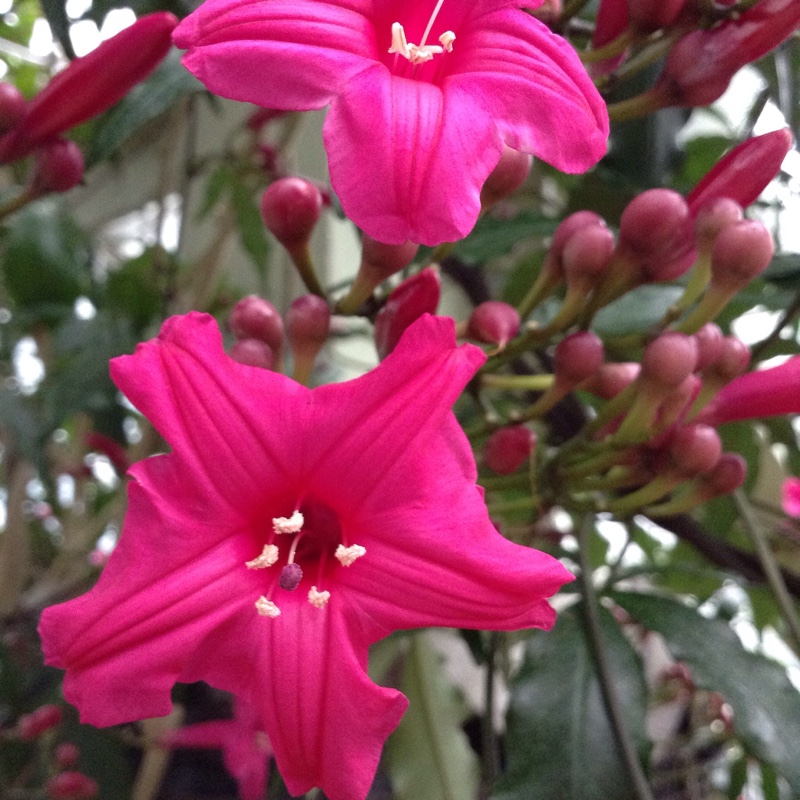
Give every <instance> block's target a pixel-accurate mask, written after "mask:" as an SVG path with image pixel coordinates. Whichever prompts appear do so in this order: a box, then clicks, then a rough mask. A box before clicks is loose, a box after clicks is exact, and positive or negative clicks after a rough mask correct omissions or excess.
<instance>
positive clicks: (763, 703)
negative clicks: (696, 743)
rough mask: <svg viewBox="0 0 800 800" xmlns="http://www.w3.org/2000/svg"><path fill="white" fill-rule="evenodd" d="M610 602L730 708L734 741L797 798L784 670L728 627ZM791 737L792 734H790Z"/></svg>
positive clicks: (691, 614) (793, 700)
mask: <svg viewBox="0 0 800 800" xmlns="http://www.w3.org/2000/svg"><path fill="white" fill-rule="evenodd" d="M614 599H615V600H616V601H617V602H618V603H619V604H620V605H621V606H622V607H623V608H624V609H625V610H626V611H627V612H628V613H629V614H630V615H631V616H632V617H633V618H634V619H635V620H637V621H638V622H640V623H641V624H642V625H644V627H645V628H647V629H648V630H652V631H656V632H658V633H660V634H661V635H662V636H663V637H664V639H665V641H666V644H667V647H668V648H669V650H670V652H671V653H672V655H673V656H674V657H675V658H676V659H678V660H679V661H685V662H686V663H687V664H688V665H689V668H690V669H691V671H692V677H693V679H694V681H695V683H696V684H697V685H698V686H699V687H701V688H703V689H711V690H713V691H717V692H719V693H720V694H721V695H722V696H723V697H724V698H725V700H726V701H727V702H728V703H729V704H730V705H731V707H732V708H733V725H734V730H735V731H736V734H737V736H738V737H739V738H740V740H741V741H742V744H743V745H744V746H745V747H746V748H747V750H748V751H749V752H750V754H751V755H753V756H755V757H756V758H758V759H760V760H761V761H763V762H765V763H767V764H772V765H773V766H774V767H775V768H776V769H777V771H778V773H779V774H780V775H782V776H783V777H784V778H786V780H787V781H789V783H790V785H791V786H792V790H793V791H794V792H795V793H800V738H799V737H798V736H796V735H794V733H793V732H796V731H799V730H800V692H798V691H797V689H795V687H794V686H793V685H792V683H791V681H790V680H789V678H788V676H787V674H786V670H785V669H784V668H783V667H782V666H780V665H779V664H777V663H775V662H774V661H771V660H769V659H768V658H765V657H764V656H761V655H756V654H754V653H750V652H748V651H747V650H745V649H744V647H743V646H742V643H741V642H740V641H739V638H738V637H737V636H736V634H735V633H734V632H733V631H732V630H731V628H730V626H729V625H728V624H727V623H725V622H722V621H721V620H718V619H708V618H706V617H703V616H702V615H701V614H699V613H698V612H697V611H696V610H695V609H694V608H689V607H688V606H686V605H683V604H682V603H680V602H678V601H677V600H673V599H670V598H666V597H657V596H655V595H646V594H636V593H632V592H625V593H619V594H615V595H614ZM790 732H792V733H790Z"/></svg>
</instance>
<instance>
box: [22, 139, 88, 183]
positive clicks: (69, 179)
mask: <svg viewBox="0 0 800 800" xmlns="http://www.w3.org/2000/svg"><path fill="white" fill-rule="evenodd" d="M82 180H83V153H81V151H80V149H79V148H78V145H76V144H75V142H71V141H69V140H68V139H57V140H56V141H54V142H48V143H47V144H44V145H42V146H41V147H40V148H38V149H37V150H36V153H35V163H34V166H33V173H32V177H31V191H32V192H33V193H34V194H35V195H37V196H38V195H42V194H49V193H50V192H68V191H69V190H70V189H73V188H74V187H75V186H77V185H78V184H79V183H80V182H81V181H82Z"/></svg>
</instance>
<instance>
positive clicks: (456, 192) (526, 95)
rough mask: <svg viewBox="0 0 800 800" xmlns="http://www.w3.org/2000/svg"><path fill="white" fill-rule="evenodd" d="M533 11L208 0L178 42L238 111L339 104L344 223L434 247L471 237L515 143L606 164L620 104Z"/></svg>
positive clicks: (419, 2) (475, 1)
mask: <svg viewBox="0 0 800 800" xmlns="http://www.w3.org/2000/svg"><path fill="white" fill-rule="evenodd" d="M519 5H520V4H519V3H518V2H516V0H439V2H434V0H206V2H205V3H203V4H202V5H201V6H200V8H198V9H197V11H195V12H194V13H193V14H190V15H189V16H188V17H187V18H186V19H185V20H184V21H183V22H182V23H181V25H180V26H179V27H178V28H177V29H176V31H175V34H174V41H175V43H176V44H177V45H178V47H183V48H188V50H189V52H188V53H187V54H186V56H185V57H184V64H185V65H186V67H187V68H188V69H189V70H190V71H191V72H192V73H194V74H195V75H196V76H197V77H198V78H199V79H200V80H201V81H203V83H205V84H206V86H207V87H208V88H209V89H210V90H211V91H212V92H215V93H217V94H220V95H222V96H224V97H230V98H233V99H235V100H244V101H248V102H251V103H257V104H258V105H262V106H267V107H271V108H280V109H287V110H296V111H303V110H309V109H315V108H322V107H324V106H326V105H328V104H330V105H331V108H330V112H329V114H328V117H327V119H326V121H325V127H324V130H323V135H324V139H325V147H326V149H327V152H328V160H329V166H330V173H331V180H332V183H333V188H334V189H335V190H336V192H337V194H338V195H339V198H340V200H341V202H342V206H343V208H344V210H345V213H346V214H347V215H348V216H349V217H350V218H351V219H352V220H353V221H354V222H355V223H356V224H357V225H358V226H360V227H361V228H362V229H363V230H364V231H365V232H366V233H367V234H369V235H370V236H371V237H373V238H374V239H377V240H378V241H381V242H388V243H390V244H400V243H402V242H405V241H406V240H411V241H414V242H418V243H422V244H430V245H433V244H438V243H440V242H443V241H454V240H457V239H461V238H463V237H464V236H466V235H467V234H468V233H469V231H470V230H471V229H472V226H473V225H474V224H475V220H476V219H477V217H478V213H479V211H480V190H481V186H482V185H483V182H484V181H485V180H486V178H487V176H488V175H489V173H490V172H491V171H492V169H493V168H494V166H495V165H496V164H497V162H498V160H499V159H500V154H501V153H502V151H503V143H504V142H505V143H506V144H507V145H509V146H510V147H512V148H513V149H515V150H520V151H523V152H525V153H532V154H533V155H535V156H538V157H539V158H542V159H543V160H545V161H548V162H549V163H551V164H553V165H554V166H555V167H557V168H559V169H561V170H563V171H565V172H582V171H583V170H586V169H588V168H589V167H590V166H592V165H593V164H594V163H595V162H596V161H597V160H598V159H599V158H600V157H601V156H602V155H603V153H604V152H605V149H606V139H607V137H608V115H607V113H606V107H605V103H604V102H603V100H602V99H601V97H600V96H599V94H598V93H597V91H596V89H595V88H594V85H593V84H592V82H591V81H590V80H589V78H588V76H587V75H586V72H585V70H584V68H583V67H582V65H581V63H580V61H579V59H578V58H577V56H576V54H575V52H574V50H573V49H572V48H571V47H570V45H569V44H568V43H567V42H566V41H565V40H564V39H562V38H560V37H559V36H556V35H554V34H553V33H551V32H550V30H548V28H547V27H546V26H545V25H544V24H543V23H541V22H539V21H538V20H536V19H534V18H533V17H532V16H531V15H530V14H527V13H526V12H524V11H522V10H521V9H520V8H519V7H518V6H519ZM526 5H529V6H535V5H538V3H535V2H531V3H527V4H526Z"/></svg>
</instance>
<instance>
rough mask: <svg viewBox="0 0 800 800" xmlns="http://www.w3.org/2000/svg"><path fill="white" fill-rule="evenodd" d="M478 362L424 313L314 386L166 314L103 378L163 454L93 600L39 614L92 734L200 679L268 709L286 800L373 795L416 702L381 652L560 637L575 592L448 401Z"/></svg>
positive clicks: (50, 656) (188, 319)
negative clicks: (344, 377) (421, 639)
mask: <svg viewBox="0 0 800 800" xmlns="http://www.w3.org/2000/svg"><path fill="white" fill-rule="evenodd" d="M483 360H484V355H483V354H482V352H481V351H480V350H478V349H477V348H476V347H474V346H471V345H463V346H461V347H457V346H456V342H455V326H454V323H453V321H452V320H450V319H445V318H437V317H431V316H429V315H425V316H423V317H422V318H420V319H419V320H418V321H417V322H415V323H414V324H413V325H412V326H411V327H410V328H409V329H408V330H407V331H406V333H405V334H404V335H403V337H402V339H401V340H400V342H399V344H398V345H397V347H396V348H395V350H394V351H393V352H392V353H391V354H390V355H389V356H387V357H386V359H385V360H384V361H383V363H382V364H381V365H380V366H378V367H377V368H376V369H374V370H372V371H371V372H369V373H367V374H366V375H364V376H362V377H361V378H358V379H356V380H353V381H348V382H346V383H341V384H335V385H328V386H321V387H318V388H315V389H307V388H305V387H304V386H301V385H300V384H298V383H296V382H294V381H293V380H291V379H289V378H287V377H285V376H283V375H280V374H278V373H274V372H269V371H267V370H264V369H260V368H256V367H249V366H245V365H242V364H239V363H237V362H235V361H233V360H232V359H231V358H229V357H228V356H227V355H226V354H225V352H224V351H223V349H222V341H221V336H220V333H219V330H218V328H217V325H216V323H215V322H214V320H213V319H212V318H211V317H209V316H206V315H202V314H197V313H193V314H189V315H187V316H185V317H173V318H172V319H170V320H168V321H167V322H166V323H165V325H164V327H163V329H162V331H161V335H160V336H159V338H158V339H155V340H153V341H150V342H147V343H145V344H142V345H139V347H138V348H137V350H136V352H135V354H134V355H132V356H123V357H121V358H118V359H116V360H114V361H113V362H112V377H113V378H114V380H115V382H116V383H117V385H118V386H119V387H120V389H121V390H122V391H123V392H124V393H125V394H126V395H127V396H128V398H129V399H130V400H131V402H133V403H134V404H135V405H136V407H137V408H138V409H139V410H140V411H141V412H142V413H144V414H146V415H147V416H148V417H149V418H150V420H151V421H152V422H153V424H154V425H155V426H156V428H157V429H158V430H159V432H160V433H161V434H162V435H163V436H164V438H165V439H166V441H167V442H168V443H169V445H170V446H171V448H172V452H171V453H169V454H165V455H158V456H155V457H152V458H148V459H146V460H144V461H141V462H139V463H138V464H136V465H134V466H133V467H132V468H131V470H130V474H131V477H132V481H131V483H130V486H129V490H128V497H129V509H128V515H127V519H126V521H125V525H124V528H123V532H122V535H121V537H120V542H119V544H118V546H117V548H116V549H115V551H114V552H113V554H112V555H111V558H110V560H109V562H108V566H107V567H106V569H105V570H104V572H103V574H102V575H101V576H100V580H99V582H98V584H97V586H96V587H95V588H94V589H93V590H91V591H90V592H89V593H88V594H86V595H84V596H82V597H78V598H77V599H74V600H71V601H69V602H67V603H65V604H62V605H59V606H54V607H51V608H49V609H46V610H45V612H44V614H43V616H42V621H41V626H40V631H41V636H42V640H43V645H44V651H45V655H46V659H47V663H48V664H51V665H55V666H60V667H65V668H66V670H67V674H66V677H65V680H64V693H65V695H66V697H67V699H68V700H69V701H70V702H72V703H74V704H75V705H76V706H77V707H78V708H79V709H80V712H81V718H82V719H83V720H84V721H85V722H89V723H93V724H96V725H111V724H115V723H119V722H123V721H126V720H133V719H139V718H143V717H151V716H158V715H163V714H166V713H168V712H169V710H170V707H171V703H170V690H171V688H172V686H173V684H174V683H175V682H176V681H179V680H181V681H196V680H206V681H208V682H209V683H210V684H212V685H213V686H216V687H218V688H221V689H226V690H229V691H232V692H233V693H234V694H236V695H237V696H238V697H240V698H241V699H242V700H243V701H244V702H246V703H248V704H251V705H252V706H254V707H255V709H256V710H257V713H258V715H259V723H260V724H261V725H263V728H264V730H266V732H267V733H268V735H269V738H270V741H271V743H272V747H273V749H274V752H275V758H276V760H277V763H278V767H279V769H280V770H281V773H282V774H283V777H284V779H285V781H286V785H287V787H288V788H289V791H290V792H291V793H292V794H295V795H300V794H303V793H304V792H306V791H308V790H309V789H310V788H311V787H312V786H315V785H316V786H320V787H322V789H323V790H324V791H325V793H326V794H327V796H328V797H329V798H331V800H363V798H364V797H365V795H366V794H367V791H368V789H369V786H370V783H371V781H372V777H373V775H374V772H375V769H376V766H377V763H378V759H379V756H380V752H381V747H382V745H383V742H384V740H385V738H386V737H387V736H388V735H389V733H390V732H391V731H392V730H393V729H394V727H395V726H396V725H397V723H398V721H399V720H400V717H401V716H402V714H403V712H404V710H405V707H406V704H407V701H406V699H405V698H404V697H403V696H402V695H401V694H400V693H399V692H397V691H395V690H393V689H389V688H383V687H380V686H377V685H376V684H374V683H373V682H372V681H371V680H370V679H369V677H368V676H367V673H366V671H365V668H366V663H367V649H368V647H369V645H370V644H372V643H373V642H375V641H377V640H378V639H380V638H382V637H384V636H386V635H387V634H389V633H390V632H391V631H393V630H396V629H403V628H412V627H421V626H429V625H444V626H453V627H478V628H490V629H504V630H510V629H517V628H525V627H543V628H549V627H550V626H551V625H552V624H553V622H554V618H555V613H554V611H553V609H552V608H551V607H550V605H549V604H548V603H547V601H546V599H545V598H547V597H549V596H551V595H552V594H553V593H554V592H555V591H557V590H558V588H559V587H560V586H561V585H562V584H563V583H565V582H566V581H568V580H570V579H571V575H570V574H569V573H568V572H567V570H566V569H565V568H564V567H563V566H562V565H561V564H560V563H559V562H558V561H557V560H555V559H554V558H552V557H550V556H548V555H545V554H544V553H540V552H537V551H535V550H532V549H530V548H526V547H522V546H520V545H516V544H513V543H511V542H509V541H508V540H507V539H505V538H504V537H503V536H501V535H500V534H499V533H498V532H497V531H496V529H495V527H494V525H493V524H492V523H491V521H490V520H489V517H488V514H487V510H486V506H485V504H484V501H483V494H482V491H481V490H480V489H479V488H478V487H477V486H476V484H475V478H476V470H475V462H474V459H473V456H472V452H471V450H470V447H469V444H468V442H467V439H466V437H465V436H464V434H463V432H462V431H461V429H460V427H459V426H458V423H457V422H456V419H455V416H454V415H453V413H452V411H451V405H452V404H453V402H454V401H455V399H456V398H457V397H458V395H459V393H460V392H461V391H462V389H463V387H464V385H465V384H466V383H467V381H468V380H469V379H470V378H471V377H472V375H473V374H474V372H475V370H476V369H477V368H478V367H479V366H480V364H481V363H482V362H483Z"/></svg>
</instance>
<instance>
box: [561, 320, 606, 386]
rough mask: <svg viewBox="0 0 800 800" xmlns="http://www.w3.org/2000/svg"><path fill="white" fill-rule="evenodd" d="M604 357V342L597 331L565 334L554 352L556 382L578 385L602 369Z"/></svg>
mask: <svg viewBox="0 0 800 800" xmlns="http://www.w3.org/2000/svg"><path fill="white" fill-rule="evenodd" d="M603 358H604V349H603V342H602V340H601V339H600V337H599V336H598V335H597V334H596V333H593V332H592V331H577V332H576V333H571V334H570V335H569V336H565V337H564V338H563V339H562V340H561V341H560V342H559V343H558V344H557V345H556V348H555V352H554V354H553V371H554V373H555V377H556V383H558V384H563V385H565V386H569V387H570V388H572V387H574V386H577V385H578V384H579V383H582V382H583V381H585V380H587V379H589V378H591V377H592V375H594V374H595V373H596V372H597V370H598V369H600V366H601V365H602V363H603Z"/></svg>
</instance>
